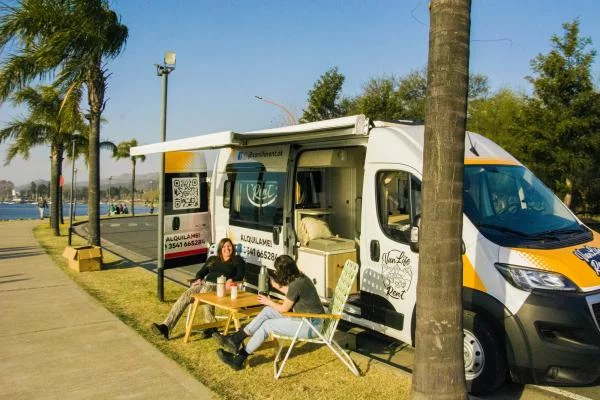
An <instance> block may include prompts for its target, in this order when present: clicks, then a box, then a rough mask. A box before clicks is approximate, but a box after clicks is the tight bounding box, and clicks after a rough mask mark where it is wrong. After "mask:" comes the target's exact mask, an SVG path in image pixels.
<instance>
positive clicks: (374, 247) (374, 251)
mask: <svg viewBox="0 0 600 400" xmlns="http://www.w3.org/2000/svg"><path fill="white" fill-rule="evenodd" d="M370 247H371V248H370V250H371V261H379V252H380V250H379V240H371V246H370Z"/></svg>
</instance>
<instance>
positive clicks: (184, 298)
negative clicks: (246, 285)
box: [152, 238, 246, 339]
mask: <svg viewBox="0 0 600 400" xmlns="http://www.w3.org/2000/svg"><path fill="white" fill-rule="evenodd" d="M245 273H246V262H245V261H244V259H243V258H241V257H240V256H238V255H236V254H235V246H234V245H233V242H232V241H231V240H230V239H228V238H224V239H221V241H220V242H219V245H218V247H217V255H216V256H212V257H210V258H209V259H208V260H206V262H205V263H204V265H203V266H202V268H200V270H199V271H198V272H197V273H196V280H195V281H193V282H192V284H191V286H190V288H189V289H188V290H186V291H185V292H183V294H182V295H181V296H179V299H177V301H176V302H175V304H174V305H173V307H171V311H169V314H167V317H166V318H165V320H164V321H163V322H162V323H160V324H158V323H153V324H152V329H153V330H154V331H155V332H156V333H159V334H161V335H163V336H164V337H165V339H168V338H169V333H170V332H171V331H172V330H173V328H174V327H175V325H176V324H177V321H179V318H180V317H181V315H182V314H183V312H184V311H185V309H186V307H188V306H189V305H190V304H192V303H193V301H194V298H193V297H192V295H193V294H196V293H205V292H210V291H214V290H215V289H216V285H217V283H216V282H217V278H218V277H219V276H222V275H223V276H225V278H227V282H233V281H241V280H242V279H244V274H245ZM203 307H204V316H205V322H212V321H214V320H215V316H214V312H215V311H214V307H213V306H209V305H208V304H206V305H204V306H203ZM215 331H216V329H206V330H205V331H204V337H209V336H210V335H211V334H212V333H213V332H215Z"/></svg>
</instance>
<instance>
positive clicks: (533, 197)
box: [463, 165, 592, 248]
mask: <svg viewBox="0 0 600 400" xmlns="http://www.w3.org/2000/svg"><path fill="white" fill-rule="evenodd" d="M463 195H464V197H463V209H464V212H465V214H466V215H467V217H468V218H469V219H470V220H471V222H473V224H475V225H476V226H477V228H478V229H479V230H480V232H481V233H482V234H483V235H484V236H485V237H486V238H488V239H490V240H491V241H493V242H494V243H496V244H499V245H501V246H509V247H528V248H548V247H562V246H567V245H574V244H578V243H583V242H587V241H589V240H591V239H592V236H591V232H590V231H589V230H588V229H586V228H585V227H584V226H581V225H580V224H579V223H578V221H577V220H576V219H575V217H574V216H573V214H571V212H570V211H569V209H568V208H567V207H566V206H565V205H564V204H563V203H562V202H561V201H560V200H559V199H558V198H557V197H556V196H555V195H554V194H553V193H552V192H551V191H550V189H548V188H547V187H546V186H545V185H544V184H543V183H542V182H541V181H540V180H539V179H538V178H536V177H535V175H533V174H532V173H531V171H529V170H528V169H527V168H525V167H522V166H507V165H466V166H465V174H464V189H463Z"/></svg>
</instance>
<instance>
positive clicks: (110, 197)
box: [108, 176, 112, 216]
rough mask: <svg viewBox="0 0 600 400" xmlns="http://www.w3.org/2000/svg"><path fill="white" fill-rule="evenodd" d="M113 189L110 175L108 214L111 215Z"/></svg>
mask: <svg viewBox="0 0 600 400" xmlns="http://www.w3.org/2000/svg"><path fill="white" fill-rule="evenodd" d="M111 189H112V176H109V177H108V215H109V216H110V212H111V211H110V208H111V207H110V204H111V203H112V196H111V195H110V194H111Z"/></svg>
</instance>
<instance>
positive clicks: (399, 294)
mask: <svg viewBox="0 0 600 400" xmlns="http://www.w3.org/2000/svg"><path fill="white" fill-rule="evenodd" d="M381 260H382V263H381V266H382V271H381V276H382V277H383V286H384V287H385V292H386V294H387V295H388V296H390V297H392V298H394V299H404V296H405V295H406V292H407V291H408V289H409V288H410V284H411V283H412V268H411V266H410V257H409V256H407V255H406V253H405V252H404V251H399V250H391V251H389V252H387V253H384V254H383V255H382V257H381Z"/></svg>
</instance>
